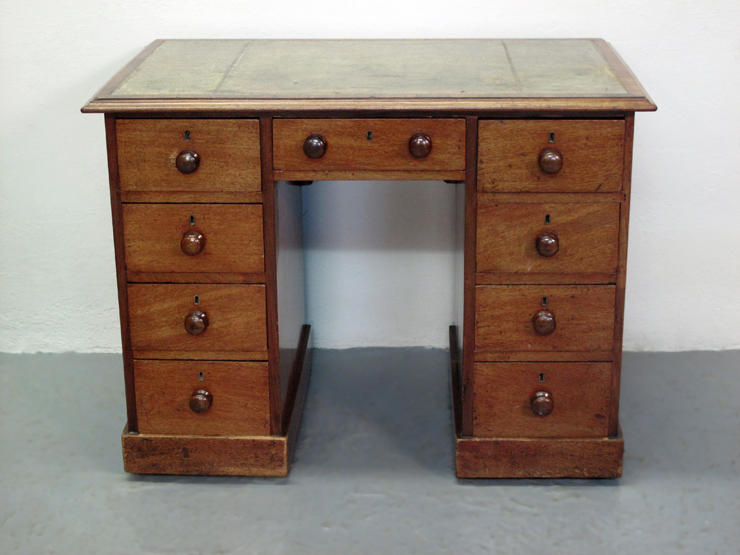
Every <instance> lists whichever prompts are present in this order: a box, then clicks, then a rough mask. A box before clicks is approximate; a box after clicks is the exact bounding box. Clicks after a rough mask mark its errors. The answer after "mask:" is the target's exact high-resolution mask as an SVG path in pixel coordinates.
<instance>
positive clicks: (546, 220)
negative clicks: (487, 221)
mask: <svg viewBox="0 0 740 555" xmlns="http://www.w3.org/2000/svg"><path fill="white" fill-rule="evenodd" d="M190 217H191V218H192V216H190ZM191 221H192V220H191ZM191 225H192V224H191ZM545 225H550V214H545Z"/></svg>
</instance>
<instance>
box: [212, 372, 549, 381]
mask: <svg viewBox="0 0 740 555" xmlns="http://www.w3.org/2000/svg"><path fill="white" fill-rule="evenodd" d="M200 374H201V376H202V375H203V372H201V373H200ZM544 381H545V375H544V374H540V382H544Z"/></svg>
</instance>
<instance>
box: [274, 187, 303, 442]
mask: <svg viewBox="0 0 740 555" xmlns="http://www.w3.org/2000/svg"><path fill="white" fill-rule="evenodd" d="M274 187H275V210H276V213H277V217H276V229H275V257H276V261H277V264H276V291H277V310H278V330H279V340H280V344H279V347H280V349H279V357H280V359H279V365H280V392H279V393H280V407H281V409H280V410H281V414H282V415H283V416H282V426H283V431H282V432H281V433H284V431H285V428H286V426H287V422H286V420H285V418H287V417H289V416H290V410H291V408H292V404H289V402H288V394H289V391H290V388H291V383H293V380H294V374H295V359H296V356H297V350H296V349H297V348H298V346H299V344H300V340H301V337H302V333H303V325H304V324H305V323H306V308H305V307H306V301H305V280H304V274H303V200H302V199H303V189H302V188H301V187H297V186H295V185H291V184H289V183H287V182H285V181H281V182H279V183H275V185H274Z"/></svg>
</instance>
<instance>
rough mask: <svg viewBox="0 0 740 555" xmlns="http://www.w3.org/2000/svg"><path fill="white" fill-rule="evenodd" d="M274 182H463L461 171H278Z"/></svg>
mask: <svg viewBox="0 0 740 555" xmlns="http://www.w3.org/2000/svg"><path fill="white" fill-rule="evenodd" d="M274 175H275V181H399V180H400V181H403V180H412V181H423V180H430V181H440V180H442V181H443V180H447V181H464V180H465V171H462V170H427V169H419V170H408V171H407V170H280V171H276V172H274Z"/></svg>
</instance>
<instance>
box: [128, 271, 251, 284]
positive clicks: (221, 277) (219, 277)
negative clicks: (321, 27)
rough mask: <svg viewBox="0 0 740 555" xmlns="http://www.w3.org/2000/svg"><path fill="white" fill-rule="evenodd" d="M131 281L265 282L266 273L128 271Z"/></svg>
mask: <svg viewBox="0 0 740 555" xmlns="http://www.w3.org/2000/svg"><path fill="white" fill-rule="evenodd" d="M126 275H127V276H128V281H129V283H265V274H264V272H261V273H259V274H239V273H234V272H186V273H178V272H127V274H126Z"/></svg>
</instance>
